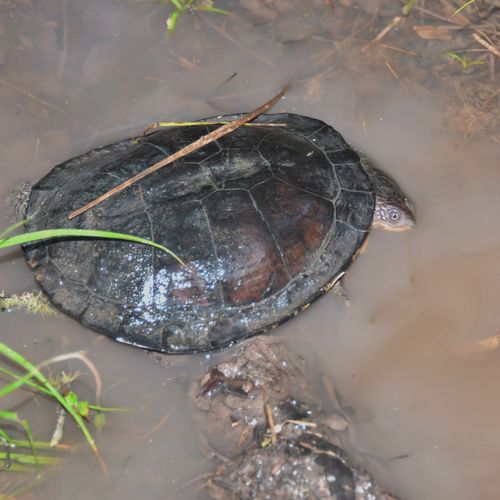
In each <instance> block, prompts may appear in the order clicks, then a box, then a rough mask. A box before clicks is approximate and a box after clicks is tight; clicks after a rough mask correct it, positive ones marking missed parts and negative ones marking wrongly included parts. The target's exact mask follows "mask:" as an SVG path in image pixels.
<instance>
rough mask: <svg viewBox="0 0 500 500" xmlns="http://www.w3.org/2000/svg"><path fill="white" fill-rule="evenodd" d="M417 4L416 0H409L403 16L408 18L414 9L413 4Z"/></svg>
mask: <svg viewBox="0 0 500 500" xmlns="http://www.w3.org/2000/svg"><path fill="white" fill-rule="evenodd" d="M414 3H415V0H408V1H407V2H406V4H405V6H404V7H403V16H407V15H408V14H409V13H410V11H411V9H413V4H414Z"/></svg>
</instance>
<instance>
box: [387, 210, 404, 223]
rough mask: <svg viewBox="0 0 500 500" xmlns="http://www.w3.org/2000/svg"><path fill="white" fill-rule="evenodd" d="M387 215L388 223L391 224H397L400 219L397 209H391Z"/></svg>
mask: <svg viewBox="0 0 500 500" xmlns="http://www.w3.org/2000/svg"><path fill="white" fill-rule="evenodd" d="M387 214H388V217H389V222H391V223H393V224H395V223H397V222H399V220H400V219H401V213H400V212H399V210H398V209H397V208H391V209H390V210H389V211H388V213H387Z"/></svg>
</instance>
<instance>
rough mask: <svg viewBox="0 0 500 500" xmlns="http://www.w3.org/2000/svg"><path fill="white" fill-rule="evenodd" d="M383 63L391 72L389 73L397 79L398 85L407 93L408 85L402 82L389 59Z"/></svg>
mask: <svg viewBox="0 0 500 500" xmlns="http://www.w3.org/2000/svg"><path fill="white" fill-rule="evenodd" d="M385 65H386V67H387V69H388V70H389V72H390V73H391V75H392V76H393V77H394V78H395V79H396V80H397V82H398V83H399V85H401V88H402V89H403V90H404V91H405V92H406V93H407V94H409V93H410V91H409V90H408V87H407V86H406V85H405V84H404V82H403V80H401V78H400V77H399V75H398V74H397V73H396V70H395V69H394V68H393V67H392V66H391V64H390V63H389V61H385Z"/></svg>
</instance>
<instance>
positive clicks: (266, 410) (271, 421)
mask: <svg viewBox="0 0 500 500" xmlns="http://www.w3.org/2000/svg"><path fill="white" fill-rule="evenodd" d="M264 413H265V414H266V419H267V425H268V426H269V430H270V431H271V444H272V445H273V446H276V443H277V442H278V440H277V439H276V429H275V427H274V417H273V410H272V409H271V405H270V404H269V403H264Z"/></svg>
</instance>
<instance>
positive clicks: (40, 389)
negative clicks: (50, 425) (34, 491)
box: [0, 342, 124, 499]
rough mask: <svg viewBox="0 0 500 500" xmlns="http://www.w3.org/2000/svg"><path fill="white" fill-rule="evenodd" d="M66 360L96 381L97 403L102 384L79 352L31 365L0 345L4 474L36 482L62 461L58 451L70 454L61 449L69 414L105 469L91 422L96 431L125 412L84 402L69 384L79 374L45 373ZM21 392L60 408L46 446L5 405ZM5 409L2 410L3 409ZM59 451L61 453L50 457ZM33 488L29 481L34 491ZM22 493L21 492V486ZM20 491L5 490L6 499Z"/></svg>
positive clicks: (0, 428)
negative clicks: (110, 415)
mask: <svg viewBox="0 0 500 500" xmlns="http://www.w3.org/2000/svg"><path fill="white" fill-rule="evenodd" d="M69 359H79V360H80V361H82V362H83V363H85V364H86V366H87V367H88V368H89V370H90V372H91V373H92V374H93V375H94V378H95V381H96V387H97V390H96V399H97V400H99V399H100V389H101V380H100V376H99V374H98V372H97V370H96V368H95V366H94V365H93V363H92V362H91V361H90V360H89V359H88V358H87V357H86V356H85V355H84V354H83V353H81V352H76V353H70V354H65V355H61V356H56V357H54V358H51V359H48V360H46V361H43V362H42V363H40V364H39V365H37V366H35V365H34V364H33V363H31V362H30V361H29V360H27V359H26V358H25V357H24V356H23V355H22V354H20V353H19V352H17V351H15V350H14V349H12V348H10V347H9V346H8V345H6V344H4V343H2V342H0V374H1V375H2V381H1V382H0V443H1V444H2V445H3V449H2V450H0V469H1V470H2V471H3V472H4V473H6V472H35V473H36V474H37V476H36V477H35V479H36V478H37V477H39V476H40V474H41V473H43V472H44V471H45V470H46V468H47V467H48V466H54V465H57V464H58V463H59V462H60V452H61V451H69V450H71V449H72V447H71V446H68V445H64V444H61V440H62V429H63V426H64V422H65V417H66V415H69V416H70V417H71V418H72V420H73V421H74V422H75V423H76V425H77V427H78V428H79V429H80V431H81V433H82V434H83V435H84V437H85V440H86V441H87V443H88V445H89V446H90V448H91V449H92V451H93V452H94V453H95V455H96V456H97V458H98V459H99V462H100V464H101V466H102V468H103V470H106V465H105V463H104V461H103V459H102V458H101V456H100V453H99V450H98V448H97V445H96V444H95V440H94V437H93V434H92V432H91V430H90V426H89V425H90V423H91V422H92V423H93V427H94V429H95V430H96V431H97V432H99V431H100V430H101V429H102V427H103V426H104V424H105V422H106V420H105V413H104V412H109V411H124V409H123V408H105V407H102V406H100V405H98V404H92V403H90V402H89V401H87V400H83V399H81V398H80V396H79V395H78V394H77V393H76V392H75V391H73V390H71V387H70V384H71V383H72V382H74V380H76V379H77V378H78V377H79V375H80V373H79V372H76V373H69V374H68V373H66V372H64V371H61V372H58V373H57V374H55V375H53V374H51V373H47V374H44V373H43V371H42V370H43V369H48V368H49V367H50V366H51V365H53V364H54V363H56V362H61V361H66V360H69ZM18 390H22V391H25V392H27V393H31V394H37V395H39V396H42V397H46V398H49V400H51V401H53V402H54V403H56V404H57V405H58V408H59V409H58V418H57V421H56V424H55V430H54V433H53V435H52V438H51V440H50V441H36V440H35V438H34V435H33V432H32V423H30V422H29V421H28V420H27V419H26V418H21V417H20V416H19V414H18V413H17V412H15V411H11V410H10V409H8V408H5V406H6V399H5V398H6V397H7V396H9V395H11V394H12V393H14V392H15V391H18ZM2 407H3V408H2ZM54 452H56V453H57V452H59V454H54ZM34 485H35V483H34V482H33V484H32V486H34ZM23 488H25V487H23ZM18 494H20V492H18V491H16V492H13V491H9V492H8V495H9V498H13V497H14V496H16V495H18ZM3 495H5V492H1V491H0V499H1V498H6V497H5V496H3Z"/></svg>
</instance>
